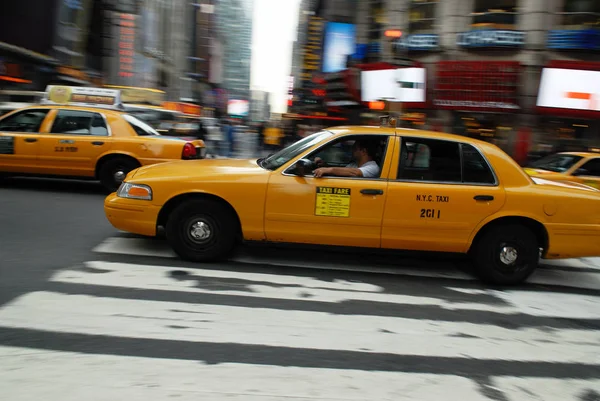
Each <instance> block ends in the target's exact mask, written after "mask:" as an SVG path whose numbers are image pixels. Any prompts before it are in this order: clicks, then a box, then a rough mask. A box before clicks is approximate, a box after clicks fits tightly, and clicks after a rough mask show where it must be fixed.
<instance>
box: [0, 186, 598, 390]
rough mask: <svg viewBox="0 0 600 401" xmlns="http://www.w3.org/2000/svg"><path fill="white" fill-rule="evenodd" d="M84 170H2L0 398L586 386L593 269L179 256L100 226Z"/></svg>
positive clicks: (256, 251) (267, 251)
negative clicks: (485, 281) (518, 278)
mask: <svg viewBox="0 0 600 401" xmlns="http://www.w3.org/2000/svg"><path fill="white" fill-rule="evenodd" d="M104 196H105V194H104V193H103V191H102V189H101V188H100V187H99V186H98V185H97V184H95V183H87V182H73V181H58V180H36V179H14V180H9V181H6V182H4V183H2V184H0V227H1V228H2V232H1V234H0V388H2V389H3V395H4V398H6V399H7V400H11V401H12V400H30V399H45V400H59V399H60V400H61V401H65V400H81V399H86V400H109V399H110V400H113V399H126V398H127V399H129V400H138V399H139V400H142V399H143V400H148V399H153V400H155V399H161V400H162V399H171V398H176V399H179V400H188V399H189V400H197V399H211V400H225V399H227V400H251V401H253V400H289V399H290V398H294V399H296V400H312V401H314V400H325V399H327V400H350V399H352V400H365V399H369V400H394V401H396V400H403V399H410V400H436V401H437V400H439V399H461V400H502V401H505V400H510V401H512V400H519V401H521V400H561V401H564V400H578V401H594V400H600V269H599V268H598V266H596V265H594V263H592V262H591V261H585V260H584V261H572V262H569V263H566V264H554V265H553V266H546V267H544V268H542V269H540V271H539V272H538V273H537V274H536V275H535V276H534V277H533V278H532V280H531V282H530V283H529V284H527V285H523V286H520V287H518V288H511V289H498V288H489V287H485V286H483V285H481V284H480V283H479V282H478V281H476V280H475V279H474V278H473V277H472V276H471V275H470V273H469V271H468V269H467V268H466V265H465V263H464V261H462V260H461V259H452V260H445V259H440V258H426V259H423V258H415V257H414V256H411V257H408V256H406V257H395V258H394V259H391V260H390V259H389V258H385V257H374V256H371V255H369V256H361V255H359V254H354V255H346V254H335V253H323V252H297V251H296V252H289V251H288V250H285V249H271V248H242V249H241V250H239V251H238V252H237V253H236V254H235V255H232V258H231V261H229V262H224V263H220V264H209V265H195V264H191V263H187V262H183V261H181V260H179V259H177V258H176V257H175V256H174V255H173V254H172V252H171V251H170V250H169V248H168V247H167V246H166V244H165V243H164V242H163V241H160V240H152V239H146V238H139V237H136V236H132V235H127V234H124V233H120V232H118V231H116V230H114V229H113V228H112V227H111V226H110V225H109V223H108V222H107V221H106V220H105V217H104V213H103V210H102V202H103V199H104Z"/></svg>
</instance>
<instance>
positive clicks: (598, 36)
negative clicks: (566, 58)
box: [548, 29, 600, 50]
mask: <svg viewBox="0 0 600 401" xmlns="http://www.w3.org/2000/svg"><path fill="white" fill-rule="evenodd" d="M548 49H576V50H600V30H599V29H580V30H554V31H549V32H548Z"/></svg>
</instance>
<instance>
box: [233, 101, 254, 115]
mask: <svg viewBox="0 0 600 401" xmlns="http://www.w3.org/2000/svg"><path fill="white" fill-rule="evenodd" d="M248 111H250V105H249V103H248V101H247V100H239V99H232V100H230V101H228V102H227V114H229V115H230V116H239V117H245V116H247V115H248Z"/></svg>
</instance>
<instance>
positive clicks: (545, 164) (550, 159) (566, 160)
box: [530, 154, 582, 173]
mask: <svg viewBox="0 0 600 401" xmlns="http://www.w3.org/2000/svg"><path fill="white" fill-rule="evenodd" d="M581 159H582V157H581V156H576V155H564V154H562V155H561V154H556V155H551V156H546V157H544V158H542V159H540V160H538V161H536V162H534V163H532V164H531V166H530V167H533V168H539V169H542V170H548V171H553V172H555V173H564V172H565V171H567V170H569V169H570V168H571V167H573V166H574V165H575V163H577V162H578V161H579V160H581Z"/></svg>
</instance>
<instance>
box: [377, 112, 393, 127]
mask: <svg viewBox="0 0 600 401" xmlns="http://www.w3.org/2000/svg"><path fill="white" fill-rule="evenodd" d="M379 121H380V124H381V126H382V127H391V128H396V119H395V118H394V117H392V116H390V115H387V116H381V117H379Z"/></svg>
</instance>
